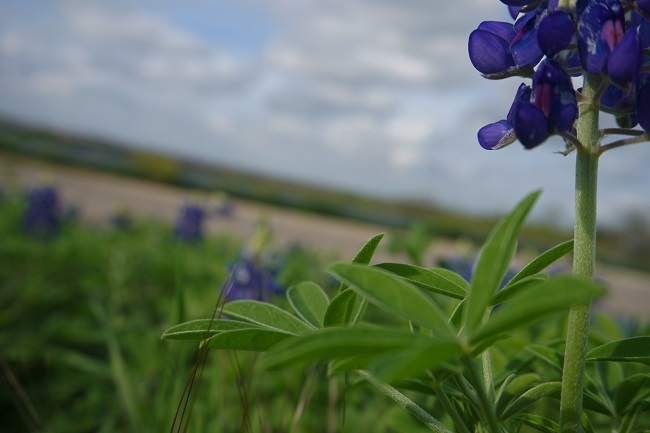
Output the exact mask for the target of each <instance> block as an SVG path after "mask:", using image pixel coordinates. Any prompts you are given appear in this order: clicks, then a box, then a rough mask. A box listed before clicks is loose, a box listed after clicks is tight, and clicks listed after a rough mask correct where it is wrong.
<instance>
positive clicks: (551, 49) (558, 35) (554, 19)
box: [537, 10, 575, 57]
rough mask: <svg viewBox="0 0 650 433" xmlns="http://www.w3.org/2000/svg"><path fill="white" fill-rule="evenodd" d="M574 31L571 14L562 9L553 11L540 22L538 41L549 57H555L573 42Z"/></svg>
mask: <svg viewBox="0 0 650 433" xmlns="http://www.w3.org/2000/svg"><path fill="white" fill-rule="evenodd" d="M574 32H575V28H574V26H573V21H571V17H570V16H569V14H567V13H566V12H564V11H561V10H560V11H557V12H552V13H549V14H548V15H547V16H546V17H545V18H544V19H543V20H542V21H541V22H540V24H539V28H538V29H537V42H538V44H539V47H540V49H541V50H542V52H543V53H544V54H546V56H547V57H553V56H554V55H556V54H557V53H559V52H560V51H562V50H563V49H565V48H566V47H567V46H568V45H569V44H570V43H571V40H572V39H573V34H574Z"/></svg>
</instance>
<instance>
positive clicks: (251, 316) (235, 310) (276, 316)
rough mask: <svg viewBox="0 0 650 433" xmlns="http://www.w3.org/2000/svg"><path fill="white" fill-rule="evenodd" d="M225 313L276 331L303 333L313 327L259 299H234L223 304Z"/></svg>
mask: <svg viewBox="0 0 650 433" xmlns="http://www.w3.org/2000/svg"><path fill="white" fill-rule="evenodd" d="M223 314H224V315H226V316H228V317H232V318H233V319H239V320H242V321H244V322H250V323H255V324H257V325H260V326H264V327H267V328H271V329H273V330H276V331H285V332H289V333H291V334H296V335H298V334H303V333H305V332H310V331H312V330H313V329H312V328H311V327H310V326H309V325H307V324H306V323H305V322H303V321H302V320H300V319H298V318H297V317H295V316H292V315H291V314H289V313H287V312H286V311H284V310H282V309H281V308H278V307H276V306H275V305H272V304H269V303H266V302H259V301H233V302H228V303H227V304H225V305H224V306H223Z"/></svg>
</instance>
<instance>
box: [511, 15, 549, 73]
mask: <svg viewBox="0 0 650 433" xmlns="http://www.w3.org/2000/svg"><path fill="white" fill-rule="evenodd" d="M546 12H547V11H546V10H545V9H543V10H542V9H538V10H536V11H535V12H529V13H527V14H526V15H525V16H524V17H522V18H520V19H519V20H517V22H516V23H515V31H517V34H516V35H515V37H514V39H513V40H512V42H511V43H510V52H511V53H512V58H513V59H514V61H515V64H516V65H517V67H520V68H521V67H524V66H528V65H531V66H534V65H536V64H537V63H539V61H540V60H541V59H542V57H543V56H544V53H543V52H542V49H541V48H540V47H539V43H538V42H537V27H538V26H539V23H540V21H541V20H542V19H543V18H544V16H546ZM522 22H523V23H525V24H524V25H523V26H521V25H518V24H520V23H522Z"/></svg>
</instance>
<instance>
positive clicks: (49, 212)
mask: <svg viewBox="0 0 650 433" xmlns="http://www.w3.org/2000/svg"><path fill="white" fill-rule="evenodd" d="M26 201H27V203H26V208H25V213H24V215H23V228H24V230H25V232H27V233H29V234H33V235H37V236H43V237H51V236H54V235H55V234H56V233H57V232H58V231H59V229H60V226H61V217H62V215H61V213H62V212H61V200H60V198H59V193H58V191H57V190H56V189H55V188H54V187H51V186H44V187H37V188H33V189H31V190H30V191H29V192H28V193H27V200H26Z"/></svg>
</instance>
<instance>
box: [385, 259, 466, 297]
mask: <svg viewBox="0 0 650 433" xmlns="http://www.w3.org/2000/svg"><path fill="white" fill-rule="evenodd" d="M375 266H376V267H378V268H381V269H383V270H385V271H388V272H390V273H392V274H395V275H397V276H399V277H402V278H404V279H405V280H407V281H408V282H409V283H411V284H413V285H415V286H417V287H419V288H421V289H424V290H429V291H431V292H434V293H439V294H441V295H445V296H449V297H451V298H455V299H465V297H466V296H467V290H468V288H469V285H468V284H467V282H466V281H465V280H464V279H463V277H461V276H460V275H458V274H456V273H454V272H452V271H450V270H448V269H442V268H430V269H426V268H422V267H420V266H415V265H408V264H402V263H380V264H378V265H375ZM460 281H462V283H461V282H460Z"/></svg>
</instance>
